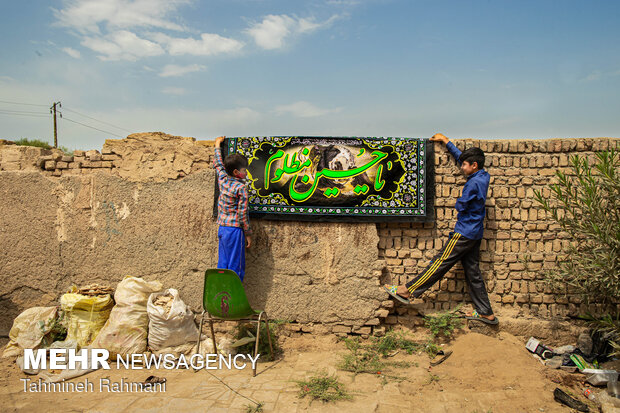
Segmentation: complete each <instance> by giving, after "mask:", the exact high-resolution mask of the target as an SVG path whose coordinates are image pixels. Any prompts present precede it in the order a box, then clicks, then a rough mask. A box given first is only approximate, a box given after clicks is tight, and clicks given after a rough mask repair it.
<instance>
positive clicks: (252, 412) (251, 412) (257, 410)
mask: <svg viewBox="0 0 620 413" xmlns="http://www.w3.org/2000/svg"><path fill="white" fill-rule="evenodd" d="M263 405H264V403H262V402H258V403H256V404H246V405H245V413H262V412H263Z"/></svg>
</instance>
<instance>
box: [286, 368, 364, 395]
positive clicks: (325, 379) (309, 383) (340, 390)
mask: <svg viewBox="0 0 620 413" xmlns="http://www.w3.org/2000/svg"><path fill="white" fill-rule="evenodd" d="M296 383H297V384H298V385H299V393H298V394H297V397H299V398H300V399H303V398H304V397H306V396H308V397H310V398H311V402H312V401H314V400H320V401H322V402H331V401H336V400H349V399H351V398H352V397H351V395H350V394H349V393H348V391H347V390H346V389H345V387H344V385H343V384H342V383H340V382H339V381H338V377H337V376H335V375H333V376H328V375H327V373H325V372H322V373H319V374H317V375H314V376H312V377H311V378H310V379H309V380H299V381H296Z"/></svg>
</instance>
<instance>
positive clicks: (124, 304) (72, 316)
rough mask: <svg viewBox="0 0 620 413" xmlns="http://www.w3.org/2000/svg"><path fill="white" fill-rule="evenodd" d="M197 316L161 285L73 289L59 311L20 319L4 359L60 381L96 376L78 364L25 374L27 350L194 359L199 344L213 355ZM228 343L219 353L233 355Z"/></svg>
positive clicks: (127, 282) (42, 310)
mask: <svg viewBox="0 0 620 413" xmlns="http://www.w3.org/2000/svg"><path fill="white" fill-rule="evenodd" d="M198 335H199V331H198V327H197V323H196V321H195V317H194V313H193V312H192V311H191V309H190V308H189V306H187V305H186V304H185V303H184V302H183V300H181V298H180V296H179V292H178V291H177V290H175V289H173V288H169V289H166V290H163V286H162V284H161V282H159V281H146V280H144V279H142V278H137V277H132V276H127V277H125V278H124V279H123V280H122V281H121V282H119V283H118V285H117V287H116V289H113V288H111V287H109V286H103V285H98V284H92V285H88V286H85V287H82V288H77V287H75V286H74V287H72V288H71V289H70V290H69V291H68V292H67V293H65V294H63V295H62V296H61V298H60V305H59V306H57V307H34V308H29V309H27V310H25V311H24V312H22V313H21V314H19V315H18V316H17V317H16V318H15V320H14V322H13V326H12V328H11V330H10V332H9V339H10V341H9V343H8V344H7V346H6V347H5V349H4V352H3V354H2V356H3V357H17V359H16V363H17V364H18V365H19V366H20V368H21V369H22V370H23V371H24V372H25V373H27V374H39V377H41V378H42V379H43V380H44V381H46V382H58V381H62V380H66V379H70V378H73V377H77V376H80V375H83V374H85V373H88V372H90V371H93V370H94V369H91V368H90V367H92V366H90V364H89V365H84V366H82V365H81V362H79V361H78V362H77V365H76V368H75V369H63V370H61V373H60V374H54V373H55V371H52V370H41V369H36V370H35V369H25V368H24V359H23V353H24V349H32V350H38V349H74V350H75V351H79V350H81V349H105V350H108V352H109V355H110V359H113V358H116V356H117V355H120V356H121V357H125V356H127V355H130V354H139V353H148V352H151V353H154V354H164V353H165V354H173V355H174V356H175V357H179V356H180V355H181V354H183V355H190V354H194V353H195V352H196V350H197V343H198V340H200V341H201V342H200V349H201V352H203V353H205V352H206V353H212V352H213V344H212V341H211V339H210V338H209V339H206V338H205V337H204V336H203V337H198ZM230 343H232V341H231V340H229V339H226V338H224V339H222V340H221V341H220V343H218V350H220V352H221V353H225V354H234V349H233V348H232V347H231V346H230Z"/></svg>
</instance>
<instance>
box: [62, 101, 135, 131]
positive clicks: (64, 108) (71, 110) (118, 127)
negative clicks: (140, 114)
mask: <svg viewBox="0 0 620 413" xmlns="http://www.w3.org/2000/svg"><path fill="white" fill-rule="evenodd" d="M63 110H68V111H69V112H73V113H76V114H78V115H80V116H84V117H85V118H88V119H92V120H94V121H97V122H100V123H103V124H104V125H108V126H112V127H113V128H116V129H120V130H122V131H125V132H128V133H132V131H130V130H127V129H125V128H121V127H120V126H116V125H113V124H111V123H108V122H104V121H102V120H99V119H95V118H93V117H90V116H88V115H84V114H83V113H80V112H78V111H75V110H73V109H68V108H67V107H63Z"/></svg>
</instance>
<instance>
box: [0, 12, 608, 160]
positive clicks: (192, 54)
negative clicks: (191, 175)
mask: <svg viewBox="0 0 620 413" xmlns="http://www.w3.org/2000/svg"><path fill="white" fill-rule="evenodd" d="M619 22H620V2H618V1H611V0H610V1H597V0H591V1H572V0H558V1H547V0H538V1H528V0H520V1H502V0H492V1H491V0H488V1H483V0H479V1H468V0H458V1H430V0H424V1H416V0H409V1H406V0H310V1H291V0H287V1H280V0H210V1H197V0H196V1H192V0H53V1H44V0H28V1H17V2H4V4H3V6H2V13H1V14H0V34H1V36H0V45H1V46H0V47H1V50H2V59H0V138H6V139H18V138H22V137H26V138H40V139H44V140H48V141H51V140H52V121H51V118H50V116H49V113H48V112H49V106H50V105H51V104H52V102H54V101H61V102H62V105H63V109H62V110H61V111H62V114H63V119H61V120H59V144H60V145H63V146H66V147H68V148H71V149H100V148H101V146H102V145H103V143H104V141H105V139H108V138H122V137H125V136H127V134H129V133H133V132H148V131H163V132H166V133H170V134H173V135H180V136H193V137H195V138H197V139H212V138H213V137H215V136H218V135H227V136H257V135H259V136H260V135H320V136H409V137H429V136H431V135H432V134H433V133H435V132H442V133H444V134H446V135H448V136H450V137H455V138H466V137H471V138H483V139H486V138H489V139H503V138H561V137H599V136H612V137H618V136H620V115H619V113H620V104H619V103H620V102H619V101H620V24H619ZM9 102H10V103H9ZM45 114H47V115H45ZM75 122H79V123H81V124H82V125H80V124H78V123H75ZM84 125H86V126H84ZM87 126H89V127H90V128H89V127H87ZM92 128H96V129H100V130H103V131H105V132H102V131H100V130H96V129H92Z"/></svg>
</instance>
